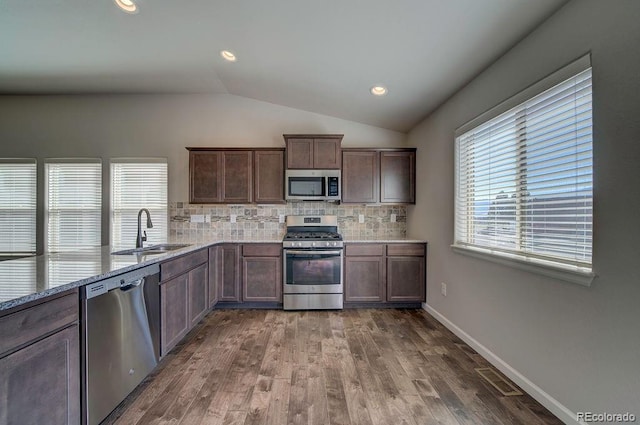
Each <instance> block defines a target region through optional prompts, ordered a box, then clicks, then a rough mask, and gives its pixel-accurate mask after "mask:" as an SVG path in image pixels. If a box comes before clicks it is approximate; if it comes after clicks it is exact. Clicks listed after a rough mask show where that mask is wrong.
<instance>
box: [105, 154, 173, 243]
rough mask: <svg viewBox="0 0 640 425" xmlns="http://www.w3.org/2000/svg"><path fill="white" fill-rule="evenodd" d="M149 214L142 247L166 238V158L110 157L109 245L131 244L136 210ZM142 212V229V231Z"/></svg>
mask: <svg viewBox="0 0 640 425" xmlns="http://www.w3.org/2000/svg"><path fill="white" fill-rule="evenodd" d="M141 208H146V209H148V210H149V212H150V213H151V221H152V222H153V228H152V229H149V230H147V242H146V243H145V246H148V245H153V244H157V243H163V242H166V241H167V233H168V225H167V219H168V211H167V162H166V159H140V158H135V159H114V160H112V162H111V244H112V246H113V247H114V248H118V249H120V248H129V247H134V246H135V243H136V235H137V230H138V211H139V210H140V209H141ZM146 222H147V221H146V215H143V217H142V230H146Z"/></svg>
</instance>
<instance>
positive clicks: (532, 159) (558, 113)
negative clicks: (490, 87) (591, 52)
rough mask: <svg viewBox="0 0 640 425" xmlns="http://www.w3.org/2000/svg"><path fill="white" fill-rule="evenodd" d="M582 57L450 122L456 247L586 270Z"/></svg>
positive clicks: (589, 185)
mask: <svg viewBox="0 0 640 425" xmlns="http://www.w3.org/2000/svg"><path fill="white" fill-rule="evenodd" d="M589 62H590V61H588V57H587V59H585V58H581V59H580V60H578V61H576V62H574V63H573V64H571V65H569V66H568V67H566V68H563V69H562V70H560V71H558V72H557V73H555V74H553V75H552V76H550V77H548V78H547V79H545V80H543V81H541V82H540V83H538V84H537V85H536V86H533V87H531V88H530V89H527V91H526V93H524V94H523V93H521V94H519V95H517V96H516V97H515V98H516V99H517V104H515V103H516V102H514V100H513V99H510V100H509V101H507V102H505V103H504V104H502V105H500V106H499V107H498V108H500V110H499V111H497V112H496V111H494V110H492V111H490V113H488V114H490V115H493V117H491V118H489V119H486V115H485V117H480V119H479V121H481V122H478V121H476V120H474V121H473V122H472V123H470V125H469V124H468V125H465V126H464V128H462V129H460V130H458V132H457V134H456V135H457V137H456V207H455V215H456V217H455V243H454V247H460V248H467V249H471V250H476V251H478V252H483V253H485V254H490V255H495V256H502V257H504V258H511V259H515V260H516V261H518V260H519V261H521V262H527V263H534V264H539V265H546V266H550V267H556V268H561V269H565V270H572V271H575V272H582V273H590V272H591V247H592V209H593V170H592V162H593V152H592V117H591V116H592V113H591V68H590V64H588V63H589ZM576 68H578V69H579V71H576ZM569 72H570V73H571V74H570V75H567V74H568V73H569ZM540 87H543V89H540ZM532 92H533V93H532ZM525 95H526V96H525ZM523 97H525V99H526V100H524V99H523ZM514 104H515V106H514ZM507 107H509V109H508V110H506V108H507ZM470 127H471V128H470Z"/></svg>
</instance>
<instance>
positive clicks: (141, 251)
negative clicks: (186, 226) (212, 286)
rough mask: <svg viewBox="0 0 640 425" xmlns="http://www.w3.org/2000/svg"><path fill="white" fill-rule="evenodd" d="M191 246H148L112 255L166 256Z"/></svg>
mask: <svg viewBox="0 0 640 425" xmlns="http://www.w3.org/2000/svg"><path fill="white" fill-rule="evenodd" d="M188 246H189V244H181V243H161V244H158V245H151V246H146V247H144V248H132V249H123V250H122V251H115V252H112V253H111V255H130V254H136V255H153V254H164V253H166V252H171V251H175V250H176V249H180V248H186V247H188Z"/></svg>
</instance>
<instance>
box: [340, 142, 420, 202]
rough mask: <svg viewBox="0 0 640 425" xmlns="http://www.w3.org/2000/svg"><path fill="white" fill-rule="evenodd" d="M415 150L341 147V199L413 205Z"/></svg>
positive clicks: (414, 195) (343, 200)
mask: <svg viewBox="0 0 640 425" xmlns="http://www.w3.org/2000/svg"><path fill="white" fill-rule="evenodd" d="M415 164H416V150H415V149H413V148H407V149H344V150H343V151H342V202H344V203H366V204H377V203H381V204H415V202H416V190H415V187H416V173H415V167H416V165H415Z"/></svg>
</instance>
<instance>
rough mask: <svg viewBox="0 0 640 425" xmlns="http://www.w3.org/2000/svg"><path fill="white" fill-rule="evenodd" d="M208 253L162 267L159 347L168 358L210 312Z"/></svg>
mask: <svg viewBox="0 0 640 425" xmlns="http://www.w3.org/2000/svg"><path fill="white" fill-rule="evenodd" d="M208 275H209V250H207V249H201V250H199V251H196V252H193V253H190V254H187V255H184V256H181V257H178V258H176V259H172V260H168V261H165V262H164V263H162V264H161V265H160V279H161V281H160V345H161V354H162V355H163V356H164V355H166V354H167V353H168V352H169V351H171V349H172V348H173V347H174V346H175V345H176V344H177V343H178V342H180V340H181V339H182V338H183V337H184V336H185V335H186V334H187V333H188V332H189V331H190V330H191V328H193V326H195V325H196V324H197V323H198V322H199V321H200V320H201V319H202V318H203V317H204V315H205V314H206V313H207V311H208V309H209V303H208V301H209V297H208V288H209V279H208V277H209V276H208Z"/></svg>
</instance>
